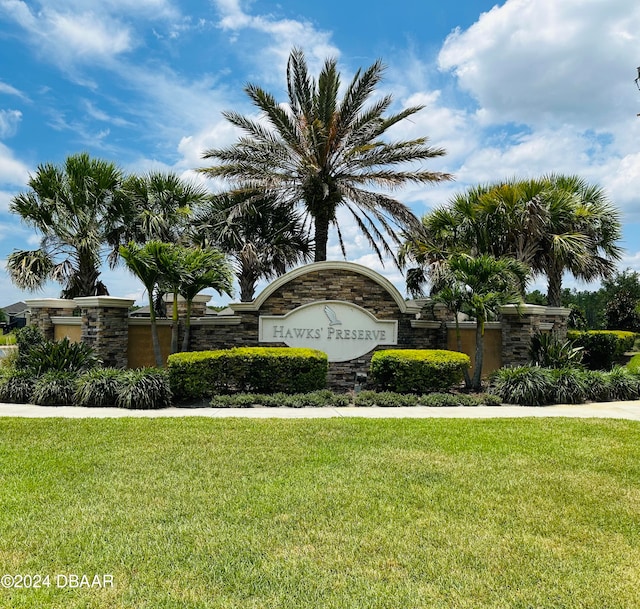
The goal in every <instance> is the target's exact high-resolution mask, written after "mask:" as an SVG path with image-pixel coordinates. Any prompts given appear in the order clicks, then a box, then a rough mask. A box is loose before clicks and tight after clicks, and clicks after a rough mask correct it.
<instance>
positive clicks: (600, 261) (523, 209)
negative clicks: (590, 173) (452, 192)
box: [400, 174, 621, 306]
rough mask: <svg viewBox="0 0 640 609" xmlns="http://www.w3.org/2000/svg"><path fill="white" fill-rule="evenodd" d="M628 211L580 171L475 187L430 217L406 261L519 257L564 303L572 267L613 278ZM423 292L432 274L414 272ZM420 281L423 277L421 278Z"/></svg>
mask: <svg viewBox="0 0 640 609" xmlns="http://www.w3.org/2000/svg"><path fill="white" fill-rule="evenodd" d="M620 234H621V233H620V215H619V212H618V211H617V210H616V209H615V208H614V207H613V206H612V205H611V204H610V203H609V202H608V200H607V198H606V195H605V194H604V191H603V190H602V189H601V188H599V187H597V186H591V185H589V184H587V183H586V182H585V181H584V180H582V179H581V178H579V177H577V176H568V177H566V176H557V175H553V174H552V175H549V176H543V177H542V178H537V179H532V180H510V181H506V182H499V183H495V184H487V185H481V186H476V187H473V188H470V189H469V190H468V191H466V192H465V193H461V194H458V195H456V196H454V197H453V198H452V199H451V200H450V201H449V203H448V204H447V205H445V206H443V207H440V208H437V209H435V210H434V211H432V212H430V213H429V214H427V215H425V216H424V217H423V219H422V226H421V227H420V229H418V230H416V231H414V232H413V233H411V234H409V235H408V236H407V239H406V241H405V243H404V244H403V245H402V247H401V250H400V259H401V261H402V262H403V263H405V264H406V263H407V261H409V260H413V261H414V262H417V263H418V265H420V266H422V267H429V266H433V265H437V264H438V263H439V261H442V260H443V259H446V257H447V255H448V254H451V253H454V252H466V253H469V254H472V255H476V254H490V255H492V256H495V257H501V256H511V257H513V258H515V259H517V260H519V261H521V262H523V263H525V264H527V265H528V266H529V267H531V269H532V272H533V273H534V274H535V275H545V276H546V277H547V298H548V302H549V304H550V305H551V306H561V292H562V276H563V273H564V272H565V271H568V272H570V273H572V274H573V275H574V276H575V277H577V278H579V279H584V280H587V281H589V280H593V279H596V278H605V277H608V276H610V275H611V273H612V272H613V271H614V270H615V262H616V261H617V260H619V259H620V253H621V250H620V248H619V247H618V245H617V242H618V240H619V239H620ZM408 278H411V279H412V280H414V281H412V282H411V283H409V282H408V288H409V289H410V290H411V291H412V292H413V293H416V292H419V290H420V285H419V284H420V281H421V280H422V279H424V276H421V275H420V273H419V272H418V271H411V273H410V274H409V275H408ZM416 280H417V281H416Z"/></svg>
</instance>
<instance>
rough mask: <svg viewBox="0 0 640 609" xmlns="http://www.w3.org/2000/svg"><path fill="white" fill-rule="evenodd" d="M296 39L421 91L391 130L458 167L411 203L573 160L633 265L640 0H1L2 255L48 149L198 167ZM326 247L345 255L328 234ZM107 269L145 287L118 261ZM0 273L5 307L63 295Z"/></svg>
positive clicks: (314, 51)
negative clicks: (378, 68) (28, 288)
mask: <svg viewBox="0 0 640 609" xmlns="http://www.w3.org/2000/svg"><path fill="white" fill-rule="evenodd" d="M293 46H299V47H301V48H303V49H304V50H305V52H306V54H307V58H308V61H309V63H310V65H311V67H312V69H315V68H317V67H318V66H320V64H321V63H322V61H323V60H324V59H325V58H326V57H327V56H334V57H337V58H338V60H339V65H340V68H341V70H342V72H343V75H344V80H345V81H346V80H348V79H350V78H351V76H352V74H353V73H354V72H355V70H357V69H358V68H359V67H367V66H369V65H370V64H371V63H373V62H374V61H375V60H376V59H378V58H381V59H382V60H383V62H384V63H385V64H386V65H387V71H386V76H385V80H384V82H383V83H382V85H381V87H380V89H379V90H380V92H381V93H384V92H391V93H393V95H394V99H395V101H396V108H395V109H396V110H397V109H400V108H402V107H403V106H408V105H414V104H424V105H425V106H426V107H425V109H424V110H423V111H422V112H421V113H420V114H419V115H417V116H416V117H414V119H413V120H412V121H411V122H409V121H407V122H405V123H404V124H403V125H399V126H397V127H395V128H394V129H395V131H394V133H393V135H394V136H397V137H416V136H423V135H426V136H428V137H429V138H430V140H431V143H432V144H434V145H436V146H442V147H444V148H445V149H446V150H447V155H446V156H445V157H443V158H441V159H437V160H435V161H434V162H433V163H432V164H431V165H430V168H431V169H433V170H438V171H448V172H451V173H453V174H454V175H455V178H456V180H455V182H452V183H450V184H442V185H437V186H432V187H427V188H425V187H411V188H407V189H405V190H404V191H401V192H399V193H396V194H397V196H398V197H399V198H400V199H402V200H404V201H405V202H407V203H408V204H410V205H411V207H412V209H413V210H414V212H415V213H416V214H417V215H422V214H423V213H425V212H426V211H428V210H429V209H430V208H431V207H432V206H434V205H437V204H441V203H444V202H446V201H447V200H448V199H449V197H450V196H451V195H452V194H453V193H454V192H456V191H458V190H463V189H464V188H465V187H467V186H469V185H473V184H477V183H481V182H487V181H494V180H499V179H502V178H508V177H513V176H520V177H526V176H535V175H542V174H544V173H549V172H552V171H555V172H562V173H577V174H579V175H581V176H583V177H585V178H586V179H588V180H589V181H591V182H594V183H598V184H600V185H601V186H603V187H604V188H605V189H606V191H607V193H608V194H609V197H610V198H611V200H612V201H613V202H614V203H615V204H616V205H617V206H618V208H619V209H620V210H621V211H622V214H623V221H624V239H623V242H622V246H623V247H625V248H626V253H625V257H624V259H623V261H622V262H621V264H620V268H621V269H624V268H633V269H636V270H640V232H639V229H640V214H639V213H638V209H639V207H638V204H637V203H638V196H639V193H640V118H638V117H636V114H637V113H639V112H640V91H638V90H637V89H636V87H635V85H634V83H633V79H634V78H635V76H636V66H637V65H640V5H636V3H633V2H629V1H628V0H507V1H506V2H501V3H498V4H496V3H494V2H485V1H484V0H462V1H460V0H459V1H456V2H446V3H445V2H442V1H441V0H404V1H402V0H401V1H400V2H388V1H387V0H385V1H381V0H368V1H367V2H345V1H344V0H343V1H342V2H337V1H335V0H324V1H323V2H316V3H304V5H303V3H300V2H294V1H291V0H286V1H283V2H277V3H276V2H272V1H270V0H265V1H257V0H256V1H254V2H250V1H241V0H209V1H205V0H196V1H190V2H187V1H186V0H181V1H178V0H100V1H99V2H98V1H93V0H58V1H56V2H55V3H54V2H47V1H37V0H34V1H29V2H26V1H22V0H0V260H2V261H3V262H4V260H5V259H6V257H7V256H8V255H9V254H10V253H11V251H12V250H13V249H16V248H20V249H24V248H29V249H30V248H32V247H36V246H37V243H38V238H37V236H36V235H34V234H33V233H32V232H31V231H30V230H29V229H28V228H26V227H25V226H23V225H22V224H21V223H20V220H19V218H16V217H14V216H12V215H11V214H10V213H8V206H9V203H10V201H11V197H12V196H14V195H15V194H17V193H18V192H20V191H22V190H24V189H25V185H26V181H27V179H28V174H29V172H33V171H34V170H35V168H36V167H37V165H38V164H40V163H45V162H55V163H60V162H62V161H63V160H64V159H65V157H66V156H67V155H69V154H74V153H77V152H81V151H87V152H89V153H90V154H91V155H93V156H97V157H102V158H106V159H109V160H112V161H115V162H116V163H118V164H119V165H120V166H121V167H122V168H123V169H124V170H125V171H128V172H140V173H142V172H145V171H147V170H149V169H161V170H172V171H176V172H178V173H180V174H181V175H183V176H184V177H185V178H189V179H200V180H201V179H202V178H201V177H199V176H197V175H196V174H194V173H193V169H194V168H195V167H198V166H202V164H203V162H202V160H201V154H202V151H203V150H205V149H206V148H211V147H222V146H225V145H228V144H230V143H232V142H233V141H234V140H235V139H236V137H237V133H236V132H235V131H234V130H233V129H232V128H231V127H230V126H229V125H228V124H227V123H226V121H225V120H224V118H223V117H222V114H221V112H222V111H223V110H228V109H234V110H238V111H241V112H243V113H247V114H249V113H252V112H253V108H252V107H251V106H250V104H249V103H248V101H247V98H246V96H245V94H244V93H243V86H244V85H245V84H246V83H248V82H252V83H256V84H259V85H261V86H263V87H264V88H266V89H268V90H270V91H271V92H273V93H274V94H275V95H276V97H277V98H278V99H281V100H283V101H284V99H285V95H284V88H283V86H284V74H285V65H286V59H287V56H288V54H289V51H290V50H291V48H292V47H293ZM208 184H209V187H210V188H211V189H212V190H216V189H219V188H220V185H219V184H215V183H213V182H209V183H208ZM341 226H344V227H345V228H344V229H343V234H344V235H345V236H346V238H347V249H348V255H349V259H350V260H352V261H355V262H360V263H363V264H366V265H367V266H370V267H372V268H376V269H378V270H380V271H381V272H382V273H383V274H385V275H386V276H387V277H389V278H390V279H391V280H392V281H393V282H394V283H396V285H397V286H398V287H399V288H400V289H401V291H403V290H404V287H403V282H402V276H401V275H400V273H399V272H398V271H397V270H396V269H394V268H393V266H391V265H390V264H388V265H386V266H385V267H384V268H382V267H381V266H380V263H379V262H378V261H377V259H376V258H375V257H374V256H373V255H372V254H371V252H370V251H369V250H368V248H367V246H366V242H365V241H364V240H363V239H362V238H361V237H360V236H359V235H358V233H357V231H356V230H355V227H350V225H349V224H348V221H347V219H346V217H345V218H344V224H342V223H341ZM329 257H330V258H334V259H340V257H341V256H340V252H339V248H338V246H337V243H335V241H334V242H332V243H331V244H330V248H329ZM103 280H104V281H105V283H106V284H107V286H108V287H109V290H110V292H111V294H112V295H115V296H130V297H134V298H137V299H143V293H142V289H141V287H140V286H139V285H138V283H137V282H136V280H135V279H134V278H132V277H131V276H130V275H128V273H127V272H126V271H125V270H124V269H123V268H120V269H117V270H116V271H109V270H107V269H105V270H104V272H103ZM0 285H1V286H2V297H1V298H0V305H6V304H9V303H11V302H14V301H16V300H20V299H24V298H27V297H33V296H51V297H56V296H57V295H58V294H59V286H57V285H55V284H51V285H50V286H48V287H47V288H46V289H45V291H44V292H41V293H38V294H36V295H30V294H25V293H22V292H20V291H19V290H17V289H16V288H14V287H13V286H12V285H11V283H10V281H9V279H8V277H7V276H6V273H4V272H2V275H0ZM567 285H569V286H572V287H573V286H576V287H578V288H579V289H583V288H586V287H588V288H591V289H592V288H595V287H597V286H593V285H592V286H585V285H584V284H575V283H573V282H568V283H567ZM534 287H542V283H540V284H539V286H538V285H536V286H534ZM213 301H215V302H223V301H222V300H221V299H219V298H218V297H214V299H213Z"/></svg>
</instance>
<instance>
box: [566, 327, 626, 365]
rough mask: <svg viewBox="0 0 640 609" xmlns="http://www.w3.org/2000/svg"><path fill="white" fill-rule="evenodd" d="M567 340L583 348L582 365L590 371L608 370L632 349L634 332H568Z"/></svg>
mask: <svg viewBox="0 0 640 609" xmlns="http://www.w3.org/2000/svg"><path fill="white" fill-rule="evenodd" d="M567 338H568V339H569V340H571V341H572V342H573V344H574V345H575V346H576V347H582V348H583V358H582V363H583V365H584V366H586V367H587V368H589V369H590V370H610V369H611V368H612V367H613V366H614V364H615V363H616V361H617V360H619V359H620V357H621V356H622V355H623V354H624V353H625V352H626V351H630V350H631V349H633V344H634V342H635V339H636V333H635V332H627V331H624V330H587V331H584V332H577V331H575V330H570V331H569V332H567Z"/></svg>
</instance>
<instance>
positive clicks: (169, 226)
mask: <svg viewBox="0 0 640 609" xmlns="http://www.w3.org/2000/svg"><path fill="white" fill-rule="evenodd" d="M122 190H123V193H124V195H125V197H126V200H127V203H128V206H127V209H126V212H127V213H126V214H123V215H122V216H121V218H120V222H119V223H118V224H117V225H116V226H114V227H113V229H112V231H111V233H110V241H111V242H113V243H118V244H124V243H128V242H129V241H135V242H136V243H145V242H146V241H149V240H156V241H162V242H164V243H178V242H183V241H185V240H186V239H185V236H186V234H187V230H188V228H189V223H190V221H191V218H192V216H193V213H194V211H195V210H197V209H198V208H199V206H200V205H202V204H203V203H204V202H205V201H206V200H207V199H208V197H209V193H208V192H207V190H206V189H205V188H204V187H202V186H200V185H198V184H195V183H192V182H189V181H187V180H184V179H182V178H181V177H180V176H178V175H176V174H175V173H164V172H161V171H152V172H149V173H147V174H145V175H142V176H137V175H131V176H128V177H127V178H126V180H125V181H124V183H123V187H122ZM115 253H116V256H117V248H116V249H115Z"/></svg>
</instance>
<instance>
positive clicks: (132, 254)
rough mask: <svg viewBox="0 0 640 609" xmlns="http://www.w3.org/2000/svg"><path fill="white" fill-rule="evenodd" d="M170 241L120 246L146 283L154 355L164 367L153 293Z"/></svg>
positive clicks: (126, 260) (159, 278) (134, 273)
mask: <svg viewBox="0 0 640 609" xmlns="http://www.w3.org/2000/svg"><path fill="white" fill-rule="evenodd" d="M169 247H170V246H169V244H168V243H162V242H161V241H149V242H148V243H146V244H145V245H144V246H140V245H137V244H136V243H134V242H133V241H132V242H130V243H129V245H122V246H120V250H119V251H120V256H122V258H123V260H124V262H125V264H126V266H127V268H128V269H129V271H131V273H133V275H135V276H136V277H137V278H138V279H139V280H140V281H141V282H142V284H143V285H144V287H145V290H146V291H147V294H148V296H149V318H150V321H151V342H152V345H153V356H154V359H155V362H156V366H157V367H158V368H162V367H163V365H164V361H163V358H162V351H161V350H160V338H159V336H158V326H157V324H156V311H155V308H154V306H153V294H154V292H155V290H156V287H157V285H158V283H159V282H160V281H161V279H162V270H161V264H162V263H161V262H160V261H162V260H163V259H164V260H166V258H167V250H168V248H169Z"/></svg>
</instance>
